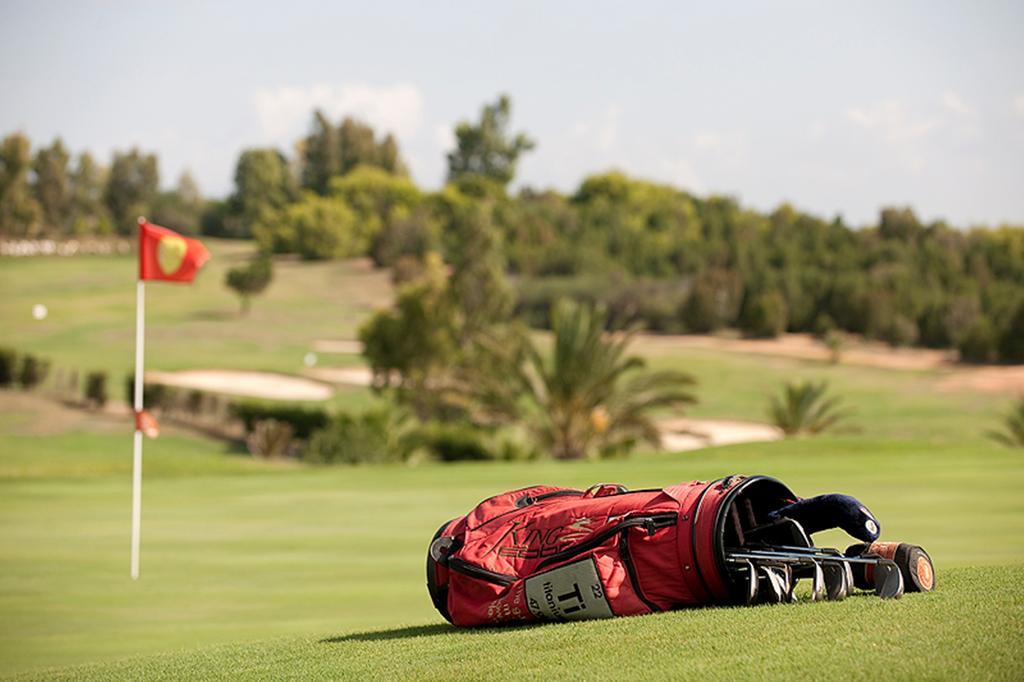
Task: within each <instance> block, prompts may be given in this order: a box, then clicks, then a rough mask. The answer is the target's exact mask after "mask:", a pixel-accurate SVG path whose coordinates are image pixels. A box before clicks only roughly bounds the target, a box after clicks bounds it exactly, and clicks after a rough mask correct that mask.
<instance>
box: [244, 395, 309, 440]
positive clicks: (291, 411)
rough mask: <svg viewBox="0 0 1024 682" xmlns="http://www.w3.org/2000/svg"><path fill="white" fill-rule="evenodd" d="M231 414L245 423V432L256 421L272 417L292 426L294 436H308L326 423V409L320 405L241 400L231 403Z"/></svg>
mask: <svg viewBox="0 0 1024 682" xmlns="http://www.w3.org/2000/svg"><path fill="white" fill-rule="evenodd" d="M231 412H232V414H233V415H234V416H235V417H237V418H238V419H240V420H241V421H242V423H243V424H244V425H245V430H246V433H251V432H252V431H253V429H254V428H255V426H256V422H258V421H265V420H268V419H272V420H275V421H279V422H284V423H286V424H288V425H290V426H291V427H292V431H293V435H294V436H295V437H296V438H303V439H305V438H309V437H310V436H312V435H313V432H315V431H317V430H318V429H323V428H324V427H326V426H327V424H328V421H329V420H328V417H327V411H326V410H325V409H324V408H322V407H305V406H302V405H290V404H287V403H263V402H257V401H243V402H237V403H234V404H232V406H231Z"/></svg>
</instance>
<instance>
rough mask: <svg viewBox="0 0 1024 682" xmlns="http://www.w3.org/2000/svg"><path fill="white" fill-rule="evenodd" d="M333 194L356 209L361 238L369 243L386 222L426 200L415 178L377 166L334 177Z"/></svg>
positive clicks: (358, 230) (397, 218) (393, 219)
mask: <svg viewBox="0 0 1024 682" xmlns="http://www.w3.org/2000/svg"><path fill="white" fill-rule="evenodd" d="M330 196H331V197H333V198H337V199H340V200H342V201H344V202H345V204H346V205H347V206H349V207H350V208H351V209H352V210H353V212H355V215H356V231H357V232H358V239H359V240H360V241H361V242H363V241H365V243H366V244H367V245H369V244H371V243H372V242H373V241H374V238H375V237H376V236H377V234H378V233H379V232H380V231H381V230H382V229H384V227H385V226H387V225H389V224H390V223H392V222H394V221H397V220H401V219H403V218H405V217H407V216H408V215H409V214H410V213H411V212H412V211H413V209H415V208H416V206H418V205H419V204H420V203H421V202H422V201H423V195H422V193H421V192H420V190H419V188H417V187H416V185H415V184H414V183H413V181H412V180H410V179H409V178H407V177H402V176H398V175H392V174H391V173H388V172H387V171H385V170H382V169H380V168H376V167H373V166H359V167H357V168H355V169H353V170H351V171H350V172H348V173H347V174H346V175H343V176H341V177H336V178H333V179H332V180H331V188H330Z"/></svg>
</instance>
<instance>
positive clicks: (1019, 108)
mask: <svg viewBox="0 0 1024 682" xmlns="http://www.w3.org/2000/svg"><path fill="white" fill-rule="evenodd" d="M1013 111H1014V113H1015V114H1017V115H1018V116H1024V95H1017V96H1016V97H1014V98H1013Z"/></svg>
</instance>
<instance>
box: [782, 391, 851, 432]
mask: <svg viewBox="0 0 1024 682" xmlns="http://www.w3.org/2000/svg"><path fill="white" fill-rule="evenodd" d="M827 391H828V384H827V383H825V382H824V381H822V382H821V383H813V382H810V381H806V382H789V383H787V384H786V385H785V386H783V388H782V395H781V396H779V397H773V398H772V399H771V402H770V403H769V407H768V415H769V417H770V418H771V421H772V423H773V424H775V426H777V427H779V428H780V429H782V432H783V433H785V434H786V435H787V436H795V435H798V434H801V433H809V434H812V435H816V434H819V433H823V432H825V431H828V430H830V429H833V428H835V427H836V426H837V425H838V424H839V423H840V422H841V421H843V420H844V419H846V418H847V417H848V416H849V412H847V411H844V410H841V409H839V405H840V400H839V398H836V397H826V393H827Z"/></svg>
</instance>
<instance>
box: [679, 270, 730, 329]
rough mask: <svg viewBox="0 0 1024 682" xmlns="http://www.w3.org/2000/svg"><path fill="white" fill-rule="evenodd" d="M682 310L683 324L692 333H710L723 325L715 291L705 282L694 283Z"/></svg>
mask: <svg viewBox="0 0 1024 682" xmlns="http://www.w3.org/2000/svg"><path fill="white" fill-rule="evenodd" d="M680 312H681V317H682V318H683V326H684V327H685V329H686V331H687V332H689V333H691V334H710V333H711V332H713V331H716V330H717V329H718V328H719V327H721V326H722V319H721V317H720V316H719V314H718V305H717V304H716V302H715V291H714V289H712V288H711V287H710V286H709V285H707V284H705V283H703V282H698V283H697V284H696V285H694V287H693V290H692V291H691V292H690V295H689V296H688V297H687V299H686V303H684V304H683V309H682V311H680Z"/></svg>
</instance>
